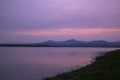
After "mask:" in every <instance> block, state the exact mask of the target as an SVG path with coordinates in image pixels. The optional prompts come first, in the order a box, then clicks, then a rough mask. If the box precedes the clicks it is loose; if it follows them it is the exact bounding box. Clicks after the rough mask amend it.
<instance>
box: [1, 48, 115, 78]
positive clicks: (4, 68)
mask: <svg viewBox="0 0 120 80" xmlns="http://www.w3.org/2000/svg"><path fill="white" fill-rule="evenodd" d="M110 50H114V48H0V80H37V79H38V78H39V77H40V76H51V75H55V74H57V73H61V72H65V71H70V70H71V69H73V68H76V67H80V66H84V65H86V64H88V63H89V62H91V59H92V58H93V57H95V56H96V55H99V54H100V53H99V52H101V51H110Z"/></svg>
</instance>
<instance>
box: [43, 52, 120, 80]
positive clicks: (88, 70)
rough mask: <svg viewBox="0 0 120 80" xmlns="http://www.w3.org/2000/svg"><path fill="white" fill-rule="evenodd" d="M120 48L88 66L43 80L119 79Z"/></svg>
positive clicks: (99, 57)
mask: <svg viewBox="0 0 120 80" xmlns="http://www.w3.org/2000/svg"><path fill="white" fill-rule="evenodd" d="M119 79H120V50H115V51H110V52H106V53H105V54H104V55H101V56H98V57H96V58H95V61H94V62H93V63H91V64H89V65H87V66H84V67H81V68H78V69H76V70H73V71H70V72H64V73H61V74H58V75H56V76H54V77H46V78H44V79H42V80H119Z"/></svg>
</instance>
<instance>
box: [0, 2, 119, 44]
mask: <svg viewBox="0 0 120 80" xmlns="http://www.w3.org/2000/svg"><path fill="white" fill-rule="evenodd" d="M119 8H120V0H0V43H9V42H12V43H13V42H40V41H44V40H66V39H70V38H74V39H77V40H86V41H91V40H108V41H119V40H120V37H119V35H120V10H119Z"/></svg>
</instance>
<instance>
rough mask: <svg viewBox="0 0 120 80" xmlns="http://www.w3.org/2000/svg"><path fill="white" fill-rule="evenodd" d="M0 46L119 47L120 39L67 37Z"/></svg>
mask: <svg viewBox="0 0 120 80" xmlns="http://www.w3.org/2000/svg"><path fill="white" fill-rule="evenodd" d="M0 46H13V47H14V46H21V47H22V46H23V47H29V46H30V47H120V41H116V42H108V41H104V40H98V41H90V42H86V41H78V40H75V39H69V40H66V41H53V40H48V41H44V42H40V43H32V44H31V43H30V44H0Z"/></svg>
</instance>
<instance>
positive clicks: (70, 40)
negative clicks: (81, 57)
mask: <svg viewBox="0 0 120 80" xmlns="http://www.w3.org/2000/svg"><path fill="white" fill-rule="evenodd" d="M66 41H69V42H78V40H76V39H69V40H66Z"/></svg>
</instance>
